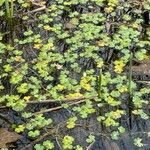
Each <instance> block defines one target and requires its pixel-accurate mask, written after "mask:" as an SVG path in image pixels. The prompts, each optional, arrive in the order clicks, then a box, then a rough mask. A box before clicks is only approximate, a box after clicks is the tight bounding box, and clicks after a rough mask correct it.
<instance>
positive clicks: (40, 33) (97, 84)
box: [0, 0, 150, 150]
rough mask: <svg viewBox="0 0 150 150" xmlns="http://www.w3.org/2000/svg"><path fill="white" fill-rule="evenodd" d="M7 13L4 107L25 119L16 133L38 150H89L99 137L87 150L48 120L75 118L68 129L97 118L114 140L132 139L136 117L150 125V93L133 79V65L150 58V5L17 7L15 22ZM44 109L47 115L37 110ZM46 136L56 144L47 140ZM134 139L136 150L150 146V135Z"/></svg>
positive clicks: (81, 0) (59, 0) (56, 0)
mask: <svg viewBox="0 0 150 150" xmlns="http://www.w3.org/2000/svg"><path fill="white" fill-rule="evenodd" d="M11 4H12V3H11ZM2 8H3V10H1V11H0V16H1V20H2V22H3V23H2V27H1V29H2V31H1V34H0V54H1V55H0V78H1V81H0V94H1V97H0V103H1V105H3V106H7V107H8V108H11V109H13V110H14V111H17V112H19V114H20V117H23V118H24V120H25V122H24V123H22V124H13V125H12V126H11V127H12V128H13V129H14V130H15V131H16V132H18V133H20V134H25V135H26V136H27V137H28V138H29V139H32V140H35V141H34V142H33V143H32V144H34V149H36V150H43V149H56V147H57V146H56V145H58V146H59V147H61V149H64V150H66V149H67V150H68V149H70V150H73V149H75V150H83V149H87V150H88V149H91V147H92V145H94V143H95V141H96V135H97V134H98V133H90V134H89V136H88V137H86V139H85V143H86V145H87V147H86V148H85V147H84V146H82V145H79V144H78V143H76V139H75V137H74V135H69V134H68V132H67V133H66V134H65V135H60V134H59V133H58V126H59V125H58V124H57V125H58V126H57V125H56V122H55V119H54V118H52V117H50V116H49V115H48V114H49V113H50V112H51V113H52V111H56V110H59V109H65V110H66V111H68V112H69V116H68V117H67V119H65V120H64V121H62V122H60V125H61V126H62V127H63V128H64V130H66V129H67V130H69V131H70V130H73V129H74V128H76V127H77V126H78V121H80V120H85V119H87V118H89V117H90V116H94V117H95V122H97V123H98V124H99V126H101V130H99V135H101V136H107V138H109V139H112V140H118V139H119V138H123V137H124V136H126V135H127V134H130V133H129V131H127V130H128V129H127V127H125V126H124V124H123V123H122V121H121V120H122V119H123V118H125V119H126V122H127V123H128V126H130V129H132V124H133V121H132V119H133V118H138V119H139V118H140V119H141V120H143V121H144V122H146V121H147V120H148V119H149V114H148V110H149V101H148V94H149V93H150V88H148V87H144V88H143V87H141V88H139V87H138V86H137V83H136V81H134V80H133V79H132V65H133V62H134V61H141V60H143V59H149V55H148V53H147V51H148V50H149V46H150V42H149V40H150V30H149V29H150V28H149V24H146V23H145V22H147V20H143V18H144V17H143V14H144V13H146V12H147V13H148V11H149V10H150V1H149V0H143V1H137V0H133V1H131V0H127V1H125V2H124V1H121V0H120V1H119V0H67V1H66V0H51V1H48V2H47V3H45V2H44V1H39V2H37V3H36V2H32V1H23V0H16V1H14V3H13V8H14V14H13V17H14V18H13V19H12V18H6V17H5V5H3V6H2ZM40 8H42V11H40V10H41V9H40ZM20 9H21V11H20ZM20 12H21V13H20ZM14 20H15V21H16V22H15V21H14ZM6 22H7V25H8V29H7V31H6V32H5V31H4V28H3V25H5V23H6ZM9 29H11V30H9ZM6 41H7V42H6ZM36 103H39V105H40V106H41V107H40V110H39V109H38V110H37V111H36V109H35V110H34V109H32V108H34V107H32V108H31V107H29V105H35V104H36ZM43 103H46V106H45V107H44V108H42V104H43ZM54 113H55V112H54ZM45 114H46V115H45ZM65 128H66V129H65ZM138 133H139V134H138ZM41 134H42V135H43V136H42V137H43V138H44V137H46V136H49V135H51V136H52V137H53V138H56V141H55V142H53V141H52V140H51V138H49V139H47V140H45V141H43V140H42V137H41ZM45 134H46V135H45ZM131 134H132V135H133V139H132V140H133V144H134V145H135V146H137V147H143V146H146V147H149V145H147V144H149V143H147V141H144V142H143V141H142V138H141V137H142V136H143V135H144V136H147V137H149V136H150V131H141V132H139V131H135V132H134V133H132V132H131ZM137 135H139V136H137ZM53 138H52V139H53ZM40 141H41V142H40ZM58 141H59V142H58ZM39 142H40V143H39ZM38 143H39V144H38ZM27 146H31V145H30V144H29V145H27Z"/></svg>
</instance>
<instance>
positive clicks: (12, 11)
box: [10, 0, 14, 18]
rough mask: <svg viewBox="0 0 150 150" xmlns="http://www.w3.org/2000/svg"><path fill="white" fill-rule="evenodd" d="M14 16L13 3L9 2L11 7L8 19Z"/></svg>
mask: <svg viewBox="0 0 150 150" xmlns="http://www.w3.org/2000/svg"><path fill="white" fill-rule="evenodd" d="M13 14H14V2H13V0H11V7H10V17H11V18H13Z"/></svg>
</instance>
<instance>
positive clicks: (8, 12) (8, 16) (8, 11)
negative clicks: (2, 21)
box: [5, 0, 10, 18]
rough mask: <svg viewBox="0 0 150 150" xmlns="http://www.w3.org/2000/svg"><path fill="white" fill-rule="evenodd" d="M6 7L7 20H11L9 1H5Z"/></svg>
mask: <svg viewBox="0 0 150 150" xmlns="http://www.w3.org/2000/svg"><path fill="white" fill-rule="evenodd" d="M5 7H6V16H7V18H10V8H9V2H8V0H5Z"/></svg>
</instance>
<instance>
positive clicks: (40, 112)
mask: <svg viewBox="0 0 150 150" xmlns="http://www.w3.org/2000/svg"><path fill="white" fill-rule="evenodd" d="M83 102H85V99H83V100H80V101H77V102H74V103H68V104H69V105H70V106H73V105H77V104H80V103H83ZM61 108H63V106H62V105H61V106H58V107H54V108H50V109H46V110H42V111H38V112H36V113H34V114H33V115H34V116H35V115H38V114H43V113H47V112H51V111H55V110H59V109H61Z"/></svg>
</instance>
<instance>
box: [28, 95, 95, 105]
mask: <svg viewBox="0 0 150 150" xmlns="http://www.w3.org/2000/svg"><path fill="white" fill-rule="evenodd" d="M92 98H96V96H93V97H88V98H87V97H80V98H74V99H64V100H55V99H48V100H42V101H28V102H27V104H41V103H53V102H71V101H79V100H84V99H92Z"/></svg>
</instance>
